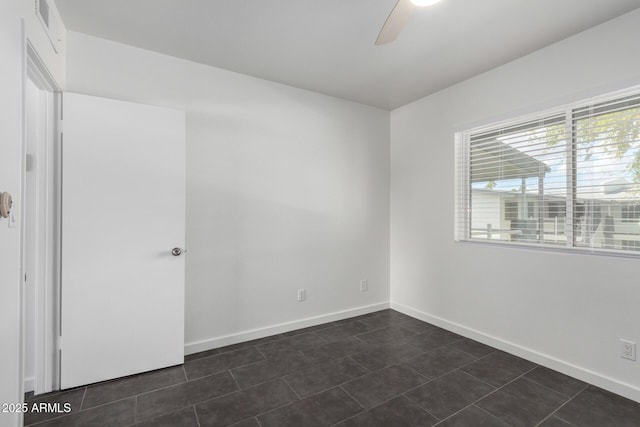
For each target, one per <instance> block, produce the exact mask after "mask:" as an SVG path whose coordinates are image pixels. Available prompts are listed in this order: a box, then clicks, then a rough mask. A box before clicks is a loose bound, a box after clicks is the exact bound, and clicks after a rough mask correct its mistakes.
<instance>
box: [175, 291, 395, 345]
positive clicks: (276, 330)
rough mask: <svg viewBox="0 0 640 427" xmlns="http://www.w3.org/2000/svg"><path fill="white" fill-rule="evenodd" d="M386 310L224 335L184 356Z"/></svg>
mask: <svg viewBox="0 0 640 427" xmlns="http://www.w3.org/2000/svg"><path fill="white" fill-rule="evenodd" d="M386 308H389V303H388V302H381V303H377V304H372V305H367V306H363V307H357V308H352V309H349V310H343V311H337V312H334V313H328V314H323V315H321V316H314V317H307V318H305V319H300V320H295V321H292V322H285V323H279V324H276V325H271V326H266V327H264V328H258V329H251V330H248V331H242V332H238V333H235V334H231V335H224V336H221V337H216V338H211V339H207V340H202V341H196V342H191V343H187V344H185V346H184V354H185V355H189V354H194V353H199V352H201V351H207V350H211V349H214V348H218V347H223V346H226V345H231V344H238V343H241V342H245V341H251V340H255V339H258V338H264V337H268V336H270V335H276V334H281V333H283V332H289V331H294V330H296V329H301V328H308V327H309V326H315V325H321V324H323V323H327V322H334V321H336V320H342V319H347V318H349V317H354V316H360V315H362V314H368V313H373V312H374V311H379V310H384V309H386Z"/></svg>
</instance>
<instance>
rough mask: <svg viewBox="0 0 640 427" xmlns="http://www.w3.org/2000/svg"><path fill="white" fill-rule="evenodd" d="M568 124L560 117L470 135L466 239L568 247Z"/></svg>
mask: <svg viewBox="0 0 640 427" xmlns="http://www.w3.org/2000/svg"><path fill="white" fill-rule="evenodd" d="M565 123H566V114H565V113H558V114H553V115H548V116H544V117H540V118H537V119H535V120H529V121H525V122H517V123H509V124H506V125H502V126H499V127H496V128H491V129H488V130H483V131H482V132H475V133H470V134H469V135H468V138H467V145H468V159H469V161H468V168H469V173H468V180H467V182H466V185H467V187H466V188H465V189H463V190H464V192H465V193H467V194H468V210H467V215H466V221H468V223H469V231H468V235H467V238H469V239H471V240H485V241H487V240H489V241H505V242H518V243H533V244H552V245H566V244H567V237H566V233H565V230H566V227H567V224H568V223H570V222H568V221H567V217H566V212H567V209H566V204H567V195H568V191H567V179H566V169H567V168H566V161H567V147H568V143H567V134H566V126H565ZM457 220H458V221H460V220H461V219H460V218H458V219H457Z"/></svg>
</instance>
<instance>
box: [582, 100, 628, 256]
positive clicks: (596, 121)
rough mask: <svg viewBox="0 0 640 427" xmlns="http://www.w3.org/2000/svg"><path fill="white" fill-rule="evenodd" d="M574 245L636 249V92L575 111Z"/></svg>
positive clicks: (609, 248)
mask: <svg viewBox="0 0 640 427" xmlns="http://www.w3.org/2000/svg"><path fill="white" fill-rule="evenodd" d="M572 128H573V143H574V145H575V164H576V169H575V172H574V173H575V175H574V176H575V187H576V188H575V193H576V194H575V199H576V200H575V209H574V219H573V220H574V222H575V228H574V233H575V238H574V240H575V246H577V247H585V248H592V249H607V250H619V251H634V252H638V251H640V94H634V95H631V96H626V97H623V98H617V99H613V100H609V101H606V102H601V103H597V104H593V105H589V106H585V107H583V108H577V109H575V110H573V121H572Z"/></svg>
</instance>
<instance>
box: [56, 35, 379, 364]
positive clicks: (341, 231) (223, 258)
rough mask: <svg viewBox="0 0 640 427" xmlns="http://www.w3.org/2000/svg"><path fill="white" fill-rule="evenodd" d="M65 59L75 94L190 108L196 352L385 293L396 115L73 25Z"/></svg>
mask: <svg viewBox="0 0 640 427" xmlns="http://www.w3.org/2000/svg"><path fill="white" fill-rule="evenodd" d="M67 58H68V62H67V90H69V91H71V92H79V93H85V94H91V95H97V96H103V97H110V98H117V99H124V100H129V101H134V102H141V103H148V104H154V105H160V106H168V107H173V108H178V109H182V110H185V111H186V113H187V230H186V233H187V247H188V251H189V252H188V254H187V267H186V269H187V272H186V275H187V277H186V279H187V283H186V299H187V302H186V341H187V351H188V352H192V351H196V350H202V349H205V348H210V347H214V346H217V345H220V344H224V343H227V342H233V341H237V340H240V339H247V338H251V337H254V336H259V335H264V334H267V333H271V332H275V331H278V330H282V329H291V328H295V327H297V326H300V325H303V324H309V323H314V322H319V321H320V320H321V319H316V320H311V321H308V322H303V323H296V324H295V325H287V326H281V327H276V328H274V329H268V330H262V331H254V332H253V333H249V334H243V335H237V334H241V333H243V332H246V331H252V330H254V329H260V328H264V327H266V326H267V327H268V326H274V325H279V324H282V323H286V322H293V321H299V320H301V319H306V318H310V317H314V316H323V315H326V314H330V313H334V312H340V311H344V310H352V309H354V308H358V307H364V306H369V305H371V304H377V303H386V302H387V301H388V299H389V112H387V111H383V110H380V109H376V108H372V107H367V106H363V105H359V104H356V103H352V102H347V101H343V100H340V99H336V98H332V97H328V96H324V95H319V94H315V93H312V92H308V91H304V90H300V89H295V88H292V87H288V86H284V85H280V84H276V83H272V82H268V81H264V80H260V79H256V78H253V77H248V76H244V75H241V74H237V73H232V72H229V71H225V70H221V69H217V68H213V67H208V66H204V65H200V64H196V63H193V62H189V61H185V60H181V59H177V58H172V57H169V56H165V55H161V54H157V53H153V52H150V51H145V50H142V49H137V48H133V47H129V46H126V45H122V44H118V43H114V42H110V41H106V40H102V39H98V38H94V37H90V36H87V35H83V34H79V33H69V34H68V56H67ZM300 66H304V64H300ZM123 155H126V153H123ZM150 155H152V153H150ZM167 198H168V199H167V200H168V202H167V207H168V208H169V207H170V204H169V200H170V195H167ZM365 278H366V279H368V280H369V291H368V292H364V293H363V292H360V290H359V281H360V279H365ZM298 288H306V289H307V292H308V300H307V301H306V302H304V303H298V302H297V300H296V294H297V292H296V291H297V289H298ZM365 310H367V309H366V308H365ZM344 315H346V314H344ZM338 316H339V315H338ZM323 319H324V320H326V319H327V317H325V318H323ZM229 335H231V337H229Z"/></svg>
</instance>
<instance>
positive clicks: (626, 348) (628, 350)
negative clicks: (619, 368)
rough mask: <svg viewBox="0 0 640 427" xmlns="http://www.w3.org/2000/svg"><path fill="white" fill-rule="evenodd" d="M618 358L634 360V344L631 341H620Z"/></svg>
mask: <svg viewBox="0 0 640 427" xmlns="http://www.w3.org/2000/svg"><path fill="white" fill-rule="evenodd" d="M620 357H622V358H623V359H629V360H633V361H635V360H636V343H634V342H633V341H627V340H623V339H621V340H620Z"/></svg>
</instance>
